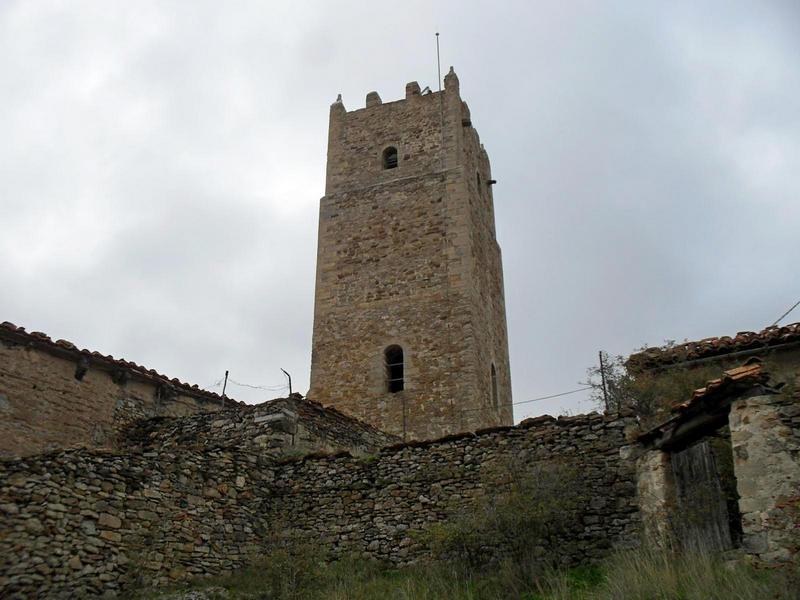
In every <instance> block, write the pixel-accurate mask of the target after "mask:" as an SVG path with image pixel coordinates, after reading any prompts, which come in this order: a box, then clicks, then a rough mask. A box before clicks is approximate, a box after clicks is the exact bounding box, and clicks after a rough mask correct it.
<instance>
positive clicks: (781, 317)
mask: <svg viewBox="0 0 800 600" xmlns="http://www.w3.org/2000/svg"><path fill="white" fill-rule="evenodd" d="M798 306H800V300H798V301H797V302H795V303H794V305H793V306H792V308H790V309H789V310H787V311H786V312H785V313H783V314H782V315H781V316H780V317H778V320H777V321H775V322H774V323H773V324H772V325H771V327H775V325H777V324H778V323H780V322H781V321H783V320H784V319H785V318H786V317H787V315H788V314H789V313H790V312H792V311H793V310H794V309H795V308H797V307H798Z"/></svg>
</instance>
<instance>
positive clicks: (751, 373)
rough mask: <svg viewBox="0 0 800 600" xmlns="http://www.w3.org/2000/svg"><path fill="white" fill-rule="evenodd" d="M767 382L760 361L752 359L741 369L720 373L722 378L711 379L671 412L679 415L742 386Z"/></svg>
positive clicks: (766, 375) (716, 399)
mask: <svg viewBox="0 0 800 600" xmlns="http://www.w3.org/2000/svg"><path fill="white" fill-rule="evenodd" d="M768 380H769V375H768V374H767V373H765V372H764V371H763V370H762V368H761V359H759V358H757V357H752V358H750V359H749V360H748V361H747V362H746V363H745V364H743V365H742V366H741V367H736V368H735V369H728V370H727V371H725V372H723V373H722V377H720V378H718V379H712V380H711V381H709V382H708V383H706V385H705V387H701V388H699V389H696V390H695V391H694V392H692V397H691V398H689V399H688V400H686V401H685V402H681V403H679V404H676V405H675V406H673V407H672V412H673V413H675V414H681V413H685V412H687V411H690V410H692V409H694V408H696V407H697V406H698V405H701V404H706V405H707V404H713V403H715V402H716V401H718V400H720V399H721V398H724V397H726V396H728V395H729V394H730V392H731V391H733V390H738V389H741V388H742V386H750V385H756V384H765V383H767V381H768Z"/></svg>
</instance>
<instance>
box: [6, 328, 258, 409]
mask: <svg viewBox="0 0 800 600" xmlns="http://www.w3.org/2000/svg"><path fill="white" fill-rule="evenodd" d="M0 339H7V340H10V341H13V342H16V343H23V344H28V345H31V346H33V347H35V348H36V349H37V350H41V351H43V352H47V353H49V354H53V355H56V356H60V357H64V356H65V355H71V356H73V357H75V358H80V357H84V358H89V359H90V363H91V364H92V365H93V366H95V367H99V368H102V369H105V370H117V369H120V368H122V369H124V370H126V371H128V373H130V374H131V375H132V376H135V377H138V378H139V379H144V380H147V381H150V382H152V383H154V384H157V385H158V384H166V385H171V386H173V387H175V388H177V390H178V391H179V392H181V393H183V394H185V395H187V396H191V397H193V398H198V399H204V400H209V401H213V402H220V401H221V400H222V397H221V396H220V395H219V394H216V393H214V392H209V391H208V390H203V389H200V388H199V387H197V385H196V384H194V385H191V384H188V383H184V382H182V381H181V380H180V379H177V378H172V379H170V378H169V377H167V376H166V375H162V374H161V373H159V372H158V371H156V370H154V369H146V368H145V367H142V366H140V365H137V364H136V363H135V362H131V361H127V360H125V359H124V358H120V359H116V358H114V357H113V356H111V355H103V354H102V353H100V352H96V351H91V350H86V349H83V350H79V349H78V347H77V346H76V345H75V344H73V343H72V342H69V341H67V340H57V341H53V340H52V339H51V338H50V336H48V335H47V334H45V333H42V332H41V331H33V332H27V331H25V328H24V327H17V326H16V325H14V324H13V323H9V322H8V321H4V322H3V323H0ZM225 402H226V403H232V402H233V403H236V404H243V403H241V402H237V401H236V400H233V399H231V398H228V397H227V396H226V397H225Z"/></svg>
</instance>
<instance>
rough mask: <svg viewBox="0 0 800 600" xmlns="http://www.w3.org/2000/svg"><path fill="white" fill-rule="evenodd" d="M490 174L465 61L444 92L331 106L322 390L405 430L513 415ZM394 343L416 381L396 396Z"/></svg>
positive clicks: (318, 304)
mask: <svg viewBox="0 0 800 600" xmlns="http://www.w3.org/2000/svg"><path fill="white" fill-rule="evenodd" d="M389 146H393V147H395V148H396V149H397V153H398V165H397V167H396V168H393V169H384V168H383V162H382V157H383V151H384V150H385V149H386V148H387V147H389ZM491 177H492V176H491V169H490V166H489V159H488V156H487V154H486V151H485V150H484V148H483V146H482V144H481V142H480V139H479V137H478V134H477V132H476V130H475V129H474V128H473V127H472V122H471V118H470V113H469V109H468V107H467V105H466V103H465V102H463V101H462V100H461V97H460V92H459V81H458V78H457V76H456V74H455V73H454V72H453V71H452V69H451V71H450V73H449V74H448V75H447V76H446V77H445V87H444V90H443V91H441V92H433V93H429V94H425V95H422V94H420V92H419V85H418V84H416V83H415V82H412V83H410V84H409V85H407V86H406V98H405V99H403V100H399V101H396V102H387V103H383V102H382V101H381V99H380V97H379V96H378V94H377V93H371V94H370V95H369V96H368V98H367V107H366V108H362V109H357V110H352V111H347V110H346V109H345V107H344V105H343V104H342V102H341V100H340V99H339V100H337V101H336V102H335V103H334V104H333V105H332V106H331V111H330V127H329V141H328V163H327V181H326V191H325V196H324V197H323V198H322V200H321V201H320V218H319V243H318V254H317V275H316V291H315V308H314V333H313V347H312V359H311V391H310V392H309V397H310V398H311V399H313V400H316V401H318V402H321V403H322V404H323V405H325V406H335V407H336V408H338V409H340V410H342V411H344V412H346V413H348V414H351V415H353V416H355V417H357V418H359V419H361V420H364V421H366V422H368V423H371V424H373V425H375V426H376V427H378V428H379V429H381V430H383V431H388V432H390V433H393V434H396V435H400V436H402V437H403V438H404V439H432V438H438V437H441V436H443V435H448V434H452V433H457V432H461V431H471V430H475V429H480V428H483V427H491V426H498V425H510V424H511V423H512V422H513V417H512V404H511V380H510V370H509V360H508V339H507V331H506V317H505V301H504V292H503V276H502V260H501V254H500V248H499V246H498V244H497V241H496V238H495V225H494V207H493V198H492V186H491V185H490V181H491ZM394 344H397V345H399V346H401V347H402V348H403V352H404V383H405V388H404V390H403V391H400V392H396V393H389V392H388V389H387V381H386V379H387V376H386V366H385V361H384V351H385V349H386V348H387V347H388V346H390V345H394ZM493 364H494V367H495V370H496V374H497V392H498V393H497V401H496V402H495V401H494V399H493V392H492V378H491V370H492V365H493Z"/></svg>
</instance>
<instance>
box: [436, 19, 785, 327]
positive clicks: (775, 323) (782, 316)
mask: <svg viewBox="0 0 800 600" xmlns="http://www.w3.org/2000/svg"><path fill="white" fill-rule="evenodd" d="M436 35H439V34H436ZM798 306H800V300H798V301H797V302H795V303H794V305H793V306H792V308H790V309H789V310H787V311H786V312H785V313H783V314H782V315H781V316H780V317H778V320H777V321H775V322H774V323H773V324H772V325H771V327H775V325H777V324H778V323H780V322H781V321H783V319H784V318H786V316H787V315H788V314H789V313H790V312H792V311H793V310H794V309H795V308H797V307H798Z"/></svg>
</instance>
